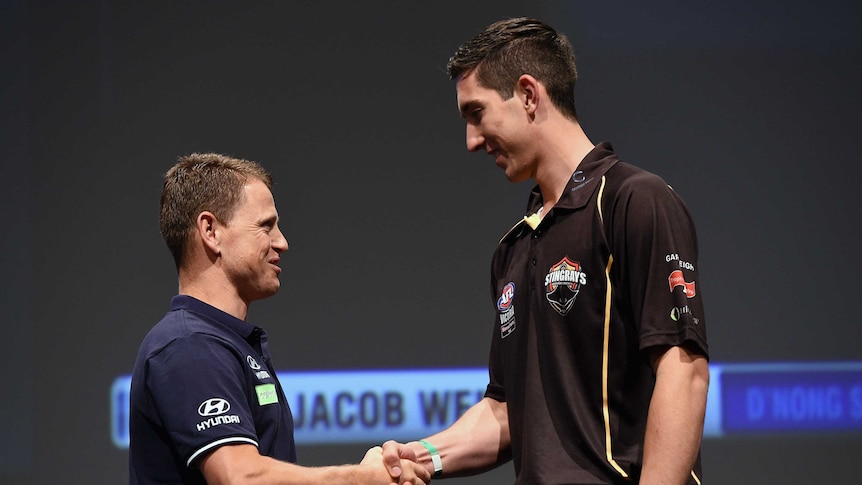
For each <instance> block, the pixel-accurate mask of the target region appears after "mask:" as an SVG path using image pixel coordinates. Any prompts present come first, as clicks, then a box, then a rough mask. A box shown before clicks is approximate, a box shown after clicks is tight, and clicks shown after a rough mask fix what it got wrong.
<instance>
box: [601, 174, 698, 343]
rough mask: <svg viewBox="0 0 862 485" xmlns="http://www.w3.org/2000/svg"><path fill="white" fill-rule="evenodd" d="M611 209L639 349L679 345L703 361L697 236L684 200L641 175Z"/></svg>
mask: <svg viewBox="0 0 862 485" xmlns="http://www.w3.org/2000/svg"><path fill="white" fill-rule="evenodd" d="M615 207H616V210H615V213H614V223H613V224H614V227H613V234H614V239H615V241H616V242H619V241H623V251H622V254H620V253H619V252H618V251H617V248H616V247H615V248H614V251H615V254H614V256H615V257H619V258H620V267H621V274H620V284H621V285H622V286H623V287H624V288H625V290H626V292H627V294H628V297H629V298H630V301H631V303H632V305H631V309H632V312H633V313H634V315H633V319H634V321H635V322H636V324H637V325H638V333H639V339H640V347H641V349H647V348H650V347H655V346H663V345H671V346H678V345H684V346H686V347H688V348H690V349H691V350H693V351H695V352H697V353H700V354H703V355H704V356H708V346H707V340H706V318H705V315H704V308H703V294H702V288H701V285H700V278H699V274H698V245H697V235H696V232H695V227H694V222H693V221H692V218H691V216H690V214H689V212H688V209H687V208H686V206H685V204H684V202H683V200H682V199H681V198H680V197H679V195H678V194H677V193H676V192H675V191H674V190H673V189H672V188H671V187H670V186H668V185H667V184H666V183H665V182H664V181H663V180H661V179H660V178H659V177H657V176H655V175H652V174H649V173H647V172H643V173H641V174H640V175H637V176H634V177H632V178H630V179H628V180H627V182H626V183H625V184H623V186H622V187H621V188H620V189H619V192H618V193H617V198H616V204H615ZM614 245H615V246H619V245H618V244H616V243H615V244H614Z"/></svg>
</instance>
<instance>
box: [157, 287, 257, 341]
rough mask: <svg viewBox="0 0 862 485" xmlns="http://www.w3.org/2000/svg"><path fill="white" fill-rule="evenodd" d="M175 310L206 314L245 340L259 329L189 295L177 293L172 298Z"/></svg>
mask: <svg viewBox="0 0 862 485" xmlns="http://www.w3.org/2000/svg"><path fill="white" fill-rule="evenodd" d="M174 310H187V311H190V312H193V313H197V314H199V315H202V316H205V317H207V319H208V320H211V321H214V322H216V323H219V324H221V325H223V326H225V327H227V328H229V329H231V330H232V331H234V332H235V333H236V334H237V335H239V336H240V337H242V338H243V339H245V340H248V339H249V337H250V336H251V335H252V333H254V332H255V331H257V330H258V328H257V327H255V326H254V325H251V324H249V323H247V322H244V321H242V320H240V319H239V318H236V317H235V316H233V315H231V314H229V313H226V312H223V311H221V310H219V309H218V308H216V307H214V306H212V305H210V304H209V303H204V302H202V301H200V300H198V299H197V298H194V297H192V296H188V295H176V296H174V297H173V298H171V311H174Z"/></svg>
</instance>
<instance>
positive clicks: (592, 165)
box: [527, 142, 619, 214]
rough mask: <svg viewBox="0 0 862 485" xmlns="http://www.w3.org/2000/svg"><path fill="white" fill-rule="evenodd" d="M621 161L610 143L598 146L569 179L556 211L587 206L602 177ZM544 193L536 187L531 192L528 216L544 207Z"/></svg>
mask: <svg viewBox="0 0 862 485" xmlns="http://www.w3.org/2000/svg"><path fill="white" fill-rule="evenodd" d="M618 161H619V159H618V158H617V157H616V155H615V154H614V149H613V147H612V146H611V144H610V143H608V142H601V143H599V144H598V145H596V146H595V147H594V148H593V149H592V150H590V152H589V153H587V155H586V156H585V157H584V159H583V160H581V163H580V164H578V168H577V169H576V170H575V173H573V174H572V176H571V177H569V183H568V184H566V189H565V190H563V194H562V195H561V196H560V200H559V201H557V203H556V204H555V205H554V209H555V210H556V209H572V210H573V209H579V208H581V207H584V206H585V205H587V202H589V200H590V197H591V196H592V194H593V192H594V191H595V190H596V189H597V188H598V187H599V185H600V182H601V179H602V176H604V174H605V172H607V171H608V169H610V168H611V167H612V166H613V165H614V164H615V163H617V162H618ZM542 203H543V201H542V193H541V191H540V190H539V186H538V185H536V186H535V187H534V188H533V190H532V191H531V192H530V201H529V203H528V205H527V207H528V208H529V211H528V212H527V213H528V214H533V213H535V212H536V211H538V210H539V208H540V207H541V206H542Z"/></svg>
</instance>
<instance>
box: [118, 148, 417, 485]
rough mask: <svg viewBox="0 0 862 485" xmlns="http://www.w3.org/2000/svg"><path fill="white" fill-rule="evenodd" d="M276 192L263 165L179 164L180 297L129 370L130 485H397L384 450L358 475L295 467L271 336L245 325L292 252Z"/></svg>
mask: <svg viewBox="0 0 862 485" xmlns="http://www.w3.org/2000/svg"><path fill="white" fill-rule="evenodd" d="M271 188H272V179H271V178H270V175H269V174H268V173H267V172H266V171H265V170H264V169H263V168H262V167H261V166H260V165H258V164H256V163H254V162H250V161H247V160H240V159H235V158H230V157H226V156H223V155H219V154H213V153H209V154H192V155H189V156H187V157H183V158H181V159H180V160H179V162H178V163H177V164H176V165H175V166H174V167H173V168H171V169H170V170H169V171H168V173H167V174H166V176H165V183H164V188H163V191H162V197H161V214H160V223H161V231H162V236H163V237H164V239H165V242H166V243H167V245H168V248H169V249H170V251H171V253H172V255H173V257H174V262H175V263H176V267H177V271H178V273H179V295H177V296H175V297H174V298H173V299H172V300H171V308H170V311H169V312H168V313H167V314H166V315H165V317H164V318H163V319H162V320H161V321H160V322H159V323H158V324H157V325H156V326H155V327H153V329H152V330H151V331H150V332H149V333H148V334H147V336H146V338H144V341H143V343H142V344H141V348H140V351H139V353H138V357H137V360H136V362H135V368H134V372H133V375H132V386H131V418H130V423H129V428H130V434H131V440H130V444H129V475H130V483H132V484H154V483H159V484H165V483H172V484H180V483H183V484H199V483H200V484H202V483H220V484H222V483H224V484H230V483H239V482H241V483H261V484H266V483H279V484H290V483H302V484H315V483H321V484H323V483H327V484H328V483H359V484H390V483H391V482H392V479H391V478H390V476H389V473H388V472H387V471H386V468H384V467H383V465H382V460H381V454H380V449H379V448H376V449H372V450H369V452H368V453H367V454H366V456H365V459H364V460H363V461H362V463H361V464H358V465H343V466H331V467H313V468H312V467H301V466H298V465H296V464H295V462H296V447H295V444H294V439H293V418H292V416H291V412H290V408H289V407H288V404H287V400H286V399H285V395H284V391H283V390H282V388H281V384H280V383H279V381H278V379H277V377H276V372H275V368H274V367H273V364H272V362H271V359H270V353H269V350H268V348H267V335H266V332H265V331H264V330H263V329H262V328H260V327H257V326H254V325H252V324H250V323H248V322H246V321H245V318H246V315H247V313H248V308H249V305H250V304H251V302H252V301H255V300H259V299H262V298H267V297H269V296H272V295H274V294H275V293H276V291H278V288H279V279H278V277H279V274H280V273H281V268H280V267H279V261H280V257H281V254H282V253H283V252H285V251H287V249H288V244H287V240H286V239H285V237H284V235H283V234H282V233H281V230H280V229H279V227H278V213H277V212H276V209H275V203H274V201H273V197H272V193H271ZM405 458H415V457H410V456H407V455H405ZM401 469H402V473H403V476H402V481H401V483H411V484H414V485H419V484H421V483H423V482H425V483H427V482H428V481H429V480H430V474H429V473H428V472H427V471H426V470H425V469H424V468H423V467H421V466H418V465H416V464H415V463H413V462H412V461H408V460H402V463H401Z"/></svg>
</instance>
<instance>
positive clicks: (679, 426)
mask: <svg viewBox="0 0 862 485" xmlns="http://www.w3.org/2000/svg"><path fill="white" fill-rule="evenodd" d="M708 387H709V366H708V364H707V361H706V359H705V358H704V357H703V356H699V355H694V354H691V353H689V352H687V351H686V350H685V349H683V348H680V347H672V348H671V349H669V350H668V351H667V352H666V353H665V354H664V355H663V356H662V357H660V359H659V362H658V363H657V365H656V386H655V390H654V391H653V395H652V400H651V401H650V408H649V415H648V418H647V425H646V435H645V437H644V462H643V470H642V474H641V480H640V484H641V485H656V484H661V485H676V484H679V485H682V484H685V483H687V481H688V479H689V477H690V476H691V472H692V467H693V465H694V463H695V460H696V458H697V453H698V450H699V448H700V443H701V439H702V437H703V421H704V416H705V413H706V394H707V389H708Z"/></svg>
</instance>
